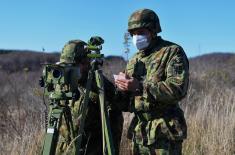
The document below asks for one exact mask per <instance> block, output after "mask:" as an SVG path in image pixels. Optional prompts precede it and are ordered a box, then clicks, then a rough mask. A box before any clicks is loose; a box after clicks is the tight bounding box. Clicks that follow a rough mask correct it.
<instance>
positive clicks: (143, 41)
mask: <svg viewBox="0 0 235 155" xmlns="http://www.w3.org/2000/svg"><path fill="white" fill-rule="evenodd" d="M132 40H133V44H134V45H135V46H136V48H137V49H139V50H142V49H145V48H146V47H148V46H149V40H148V37H147V35H133V37H132Z"/></svg>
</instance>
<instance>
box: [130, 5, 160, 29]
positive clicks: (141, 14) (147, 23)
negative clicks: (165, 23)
mask: <svg viewBox="0 0 235 155" xmlns="http://www.w3.org/2000/svg"><path fill="white" fill-rule="evenodd" d="M137 28H147V29H149V30H150V31H152V32H154V33H159V32H161V31H162V30H161V26H160V21H159V18H158V16H157V14H156V13H155V12H154V11H153V10H150V9H140V10H137V11H135V12H134V13H132V14H131V16H130V17H129V20H128V32H130V33H131V31H132V30H134V29H137Z"/></svg>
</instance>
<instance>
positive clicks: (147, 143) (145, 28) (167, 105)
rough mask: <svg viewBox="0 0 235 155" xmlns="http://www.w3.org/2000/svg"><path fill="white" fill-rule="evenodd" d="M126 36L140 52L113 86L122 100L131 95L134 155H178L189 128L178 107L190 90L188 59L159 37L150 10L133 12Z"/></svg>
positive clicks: (155, 22)
mask: <svg viewBox="0 0 235 155" xmlns="http://www.w3.org/2000/svg"><path fill="white" fill-rule="evenodd" d="M128 31H129V33H130V34H131V36H132V39H133V44H134V45H135V46H136V48H137V49H138V52H137V53H136V54H135V55H134V56H133V58H132V59H131V60H130V61H129V62H128V64H127V66H126V70H125V73H122V72H121V73H119V76H118V77H119V78H118V79H115V84H116V85H117V87H118V88H119V90H120V91H121V92H124V93H122V94H123V95H124V94H125V95H126V94H130V95H129V96H130V97H129V98H130V104H129V105H128V106H129V110H130V112H134V114H135V116H134V118H133V120H132V122H131V125H130V127H129V132H130V135H131V138H132V141H133V154H134V155H138V154H158V155H167V154H170V155H180V154H181V152H182V142H183V139H185V138H186V134H187V126H186V122H185V118H184V114H183V111H182V110H181V109H180V107H179V104H178V102H179V101H180V100H181V99H182V98H183V97H184V96H185V95H186V93H187V88H188V80H189V64H188V59H187V56H186V55H185V53H184V50H183V49H182V47H180V46H179V45H177V44H175V43H172V42H169V41H166V40H163V39H162V38H161V37H160V36H157V34H158V33H160V32H161V27H160V23H159V19H158V16H157V15H156V13H155V12H154V11H152V10H149V9H141V10H137V11H135V12H134V13H133V14H132V15H131V16H130V18H129V21H128ZM120 77H121V78H120Z"/></svg>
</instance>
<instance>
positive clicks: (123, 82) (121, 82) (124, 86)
mask: <svg viewBox="0 0 235 155" xmlns="http://www.w3.org/2000/svg"><path fill="white" fill-rule="evenodd" d="M119 76H120V77H122V78H117V79H115V84H116V86H117V87H118V89H120V90H121V91H131V92H136V91H137V90H138V89H139V88H140V82H139V81H138V80H137V79H136V78H134V77H129V76H128V75H126V74H125V73H122V72H121V73H119Z"/></svg>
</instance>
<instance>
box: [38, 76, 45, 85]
mask: <svg viewBox="0 0 235 155" xmlns="http://www.w3.org/2000/svg"><path fill="white" fill-rule="evenodd" d="M38 82H39V86H41V87H44V86H45V82H44V79H43V77H42V76H41V77H40V79H39V81H38Z"/></svg>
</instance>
